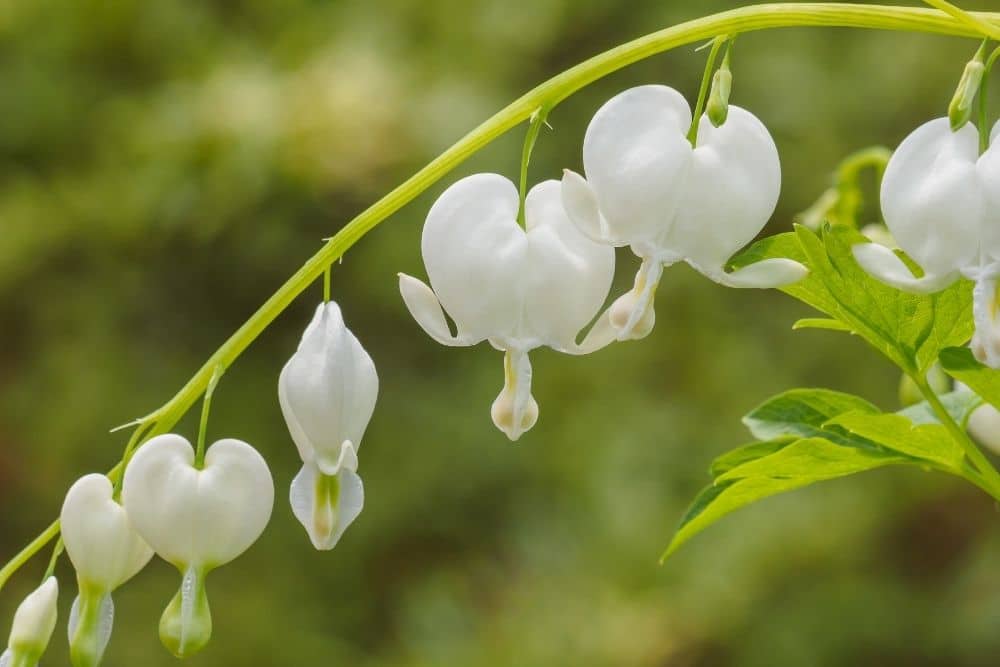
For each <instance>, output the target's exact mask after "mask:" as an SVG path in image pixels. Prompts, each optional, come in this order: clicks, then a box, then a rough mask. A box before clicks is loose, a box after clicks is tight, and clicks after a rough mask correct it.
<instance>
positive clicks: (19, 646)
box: [0, 577, 59, 667]
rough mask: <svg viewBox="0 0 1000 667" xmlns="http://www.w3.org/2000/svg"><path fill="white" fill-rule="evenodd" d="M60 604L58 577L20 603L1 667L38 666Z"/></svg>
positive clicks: (0, 660)
mask: <svg viewBox="0 0 1000 667" xmlns="http://www.w3.org/2000/svg"><path fill="white" fill-rule="evenodd" d="M58 602H59V583H58V582H57V581H56V578H55V577H48V578H47V579H46V580H45V581H44V582H43V583H42V585H41V586H39V587H38V588H36V589H35V590H34V591H32V592H31V593H30V594H29V595H28V597H26V598H24V600H22V601H21V604H20V605H18V607H17V611H15V612H14V623H13V625H12V626H11V629H10V639H8V640H7V650H5V651H4V652H3V654H2V655H0V667H35V666H36V665H37V664H38V660H39V659H40V658H41V657H42V654H43V653H45V649H46V648H48V645H49V640H50V639H52V631H53V630H55V627H56V616H57V615H58V608H57V603H58Z"/></svg>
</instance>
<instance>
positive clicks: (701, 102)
mask: <svg viewBox="0 0 1000 667" xmlns="http://www.w3.org/2000/svg"><path fill="white" fill-rule="evenodd" d="M727 40H728V37H727V36H726V35H720V36H719V37H716V38H715V39H713V40H712V50H711V51H709V52H708V59H707V60H706V61H705V72H704V73H703V74H702V75H701V86H699V87H698V101H697V102H695V105H694V113H693V114H692V118H691V127H690V128H689V129H688V133H687V139H688V141H689V142H691V145H692V146H694V147H695V148H697V147H698V125H699V123H700V122H701V114H702V113H704V111H705V101H706V100H707V99H708V85H709V83H711V81H712V72H714V71H715V60H716V58H718V57H719V49H721V48H722V46H723V45H724V44H725V43H726V41H727Z"/></svg>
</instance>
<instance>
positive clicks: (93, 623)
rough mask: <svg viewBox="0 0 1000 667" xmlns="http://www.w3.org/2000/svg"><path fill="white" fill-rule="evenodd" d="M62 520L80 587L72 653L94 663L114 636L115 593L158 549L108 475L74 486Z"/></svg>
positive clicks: (77, 662)
mask: <svg viewBox="0 0 1000 667" xmlns="http://www.w3.org/2000/svg"><path fill="white" fill-rule="evenodd" d="M60 523H61V527H62V536H63V541H64V543H65V545H66V553H67V554H68V555H69V559H70V561H72V563H73V567H74V568H76V576H77V582H78V584H79V588H80V593H79V596H78V597H77V599H76V600H74V602H73V608H72V611H71V612H70V621H69V639H70V658H71V659H72V662H73V665H74V666H75V667H94V666H95V665H98V664H100V661H101V657H102V656H103V655H104V649H105V648H106V647H107V643H108V640H109V639H110V637H111V626H112V624H113V621H114V603H113V602H112V600H111V592H112V591H113V590H114V589H116V588H118V587H119V586H121V585H122V584H123V583H125V582H126V581H128V580H129V579H131V578H132V577H133V576H134V575H135V574H136V573H137V572H138V571H139V570H141V569H142V568H143V567H145V565H146V563H148V562H149V560H150V558H152V557H153V550H152V549H150V548H149V545H147V544H146V542H145V541H143V539H142V538H141V537H139V534H138V533H136V532H135V529H134V528H133V527H132V524H131V522H130V521H129V518H128V515H127V513H126V512H125V508H124V507H122V506H121V505H120V504H118V502H117V501H116V500H115V499H114V489H113V487H112V486H111V481H110V480H108V478H107V477H105V476H104V475H98V474H91V475H85V476H84V477H81V478H80V479H79V480H77V481H76V483H75V484H73V486H72V487H70V489H69V492H68V493H67V494H66V500H65V501H64V502H63V507H62V513H61V515H60Z"/></svg>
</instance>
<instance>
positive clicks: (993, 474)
mask: <svg viewBox="0 0 1000 667" xmlns="http://www.w3.org/2000/svg"><path fill="white" fill-rule="evenodd" d="M910 377H911V378H912V379H913V381H914V383H916V385H917V388H918V389H920V393H921V394H922V395H923V397H924V399H925V400H926V401H927V404H928V405H930V406H931V409H932V410H934V414H935V415H936V416H937V418H938V421H940V422H941V424H943V425H944V427H945V429H946V430H947V431H948V434H949V435H951V437H952V439H954V441H955V442H957V443H958V444H959V445H960V446H961V447H962V450H963V451H964V452H965V456H966V458H968V459H969V463H971V464H972V466H973V468H974V469H975V470H976V472H977V473H978V476H973V477H971V478H970V479H969V481H971V482H973V483H974V484H976V485H977V486H979V487H980V488H981V489H983V490H984V491H985V492H986V493H988V494H990V495H991V496H993V498H994V500H997V501H1000V472H997V469H996V468H994V467H993V464H992V463H990V462H989V459H987V458H986V455H985V454H983V452H982V451H981V450H980V449H979V447H977V446H976V443H974V442H972V438H970V437H969V434H968V433H967V432H966V431H965V429H964V428H962V426H961V425H959V424H958V423H957V422H956V421H955V420H954V419H953V418H952V416H951V414H950V413H949V412H948V409H947V408H945V406H944V404H943V403H942V402H941V399H940V398H938V395H937V394H936V393H935V392H934V390H933V389H931V387H930V385H929V384H928V382H927V380H926V378H923V377H920V376H918V375H911V376H910Z"/></svg>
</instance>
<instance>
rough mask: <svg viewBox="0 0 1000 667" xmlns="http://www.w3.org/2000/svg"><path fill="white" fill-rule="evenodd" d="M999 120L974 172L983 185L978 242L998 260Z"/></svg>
mask: <svg viewBox="0 0 1000 667" xmlns="http://www.w3.org/2000/svg"><path fill="white" fill-rule="evenodd" d="M998 136H1000V122H998V123H997V124H996V126H995V127H994V128H993V138H992V139H991V142H992V143H991V144H990V147H989V149H987V151H986V152H985V153H983V155H982V157H980V158H979V161H978V162H977V163H976V172H977V173H978V174H979V180H980V182H981V183H982V185H983V188H982V192H983V197H984V198H985V200H986V206H985V208H984V209H983V221H982V229H981V230H980V236H979V242H980V247H981V248H982V251H983V253H984V254H986V255H988V256H989V257H990V258H992V259H993V260H994V261H1000V141H997V137H998Z"/></svg>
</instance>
